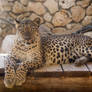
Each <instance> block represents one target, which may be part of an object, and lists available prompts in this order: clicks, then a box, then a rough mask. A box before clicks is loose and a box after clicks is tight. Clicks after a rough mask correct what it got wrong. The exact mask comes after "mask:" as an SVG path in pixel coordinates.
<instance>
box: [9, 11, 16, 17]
mask: <svg viewBox="0 0 92 92" xmlns="http://www.w3.org/2000/svg"><path fill="white" fill-rule="evenodd" d="M9 16H10V17H11V18H13V19H17V16H16V15H15V14H14V13H12V12H9Z"/></svg>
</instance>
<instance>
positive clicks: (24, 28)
mask: <svg viewBox="0 0 92 92" xmlns="http://www.w3.org/2000/svg"><path fill="white" fill-rule="evenodd" d="M15 25H16V29H17V33H18V34H19V36H20V37H21V38H23V39H24V40H31V39H33V38H34V37H35V36H37V35H38V34H39V32H38V28H39V25H40V18H36V19H35V20H33V21H31V20H23V21H16V24H15Z"/></svg>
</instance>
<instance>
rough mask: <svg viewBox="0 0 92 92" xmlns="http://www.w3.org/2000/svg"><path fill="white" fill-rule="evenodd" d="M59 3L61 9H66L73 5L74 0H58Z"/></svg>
mask: <svg viewBox="0 0 92 92" xmlns="http://www.w3.org/2000/svg"><path fill="white" fill-rule="evenodd" d="M59 5H60V6H61V7H62V8H63V9H68V8H70V7H72V6H74V5H75V0H59Z"/></svg>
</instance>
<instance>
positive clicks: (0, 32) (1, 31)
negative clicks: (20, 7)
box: [0, 28, 3, 36]
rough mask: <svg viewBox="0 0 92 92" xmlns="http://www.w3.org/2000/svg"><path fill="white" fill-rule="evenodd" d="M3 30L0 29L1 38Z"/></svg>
mask: <svg viewBox="0 0 92 92" xmlns="http://www.w3.org/2000/svg"><path fill="white" fill-rule="evenodd" d="M2 33H3V30H2V29H1V28H0V36H2Z"/></svg>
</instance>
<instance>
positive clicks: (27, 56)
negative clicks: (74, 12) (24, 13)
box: [4, 18, 92, 88]
mask: <svg viewBox="0 0 92 92" xmlns="http://www.w3.org/2000/svg"><path fill="white" fill-rule="evenodd" d="M39 25H40V19H39V18H36V19H35V20H34V21H31V20H24V21H21V22H17V24H16V30H17V33H16V41H15V43H14V46H13V48H12V51H11V53H10V54H9V56H8V57H7V60H6V61H5V78H4V84H5V86H6V87H7V88H12V87H13V86H21V85H22V84H23V83H24V82H25V80H26V75H27V72H28V70H30V69H31V70H34V69H37V68H40V67H43V66H45V65H52V64H60V65H62V64H65V63H75V64H77V65H81V64H83V63H86V62H87V61H88V60H89V59H90V58H92V38H90V37H88V36H84V35H81V34H67V35H54V34H50V35H47V36H43V37H41V36H40V34H39V30H38V28H39ZM18 63H19V65H17V64H18Z"/></svg>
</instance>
